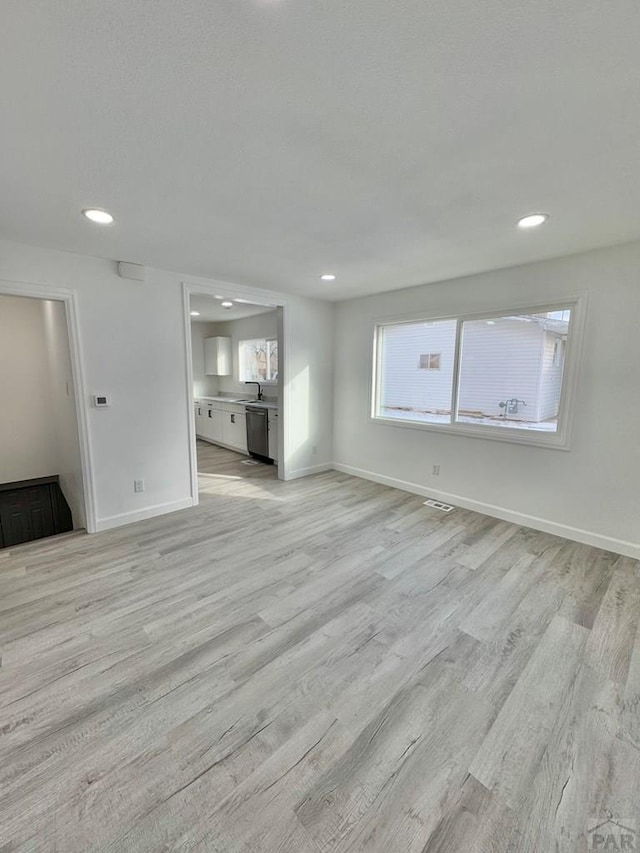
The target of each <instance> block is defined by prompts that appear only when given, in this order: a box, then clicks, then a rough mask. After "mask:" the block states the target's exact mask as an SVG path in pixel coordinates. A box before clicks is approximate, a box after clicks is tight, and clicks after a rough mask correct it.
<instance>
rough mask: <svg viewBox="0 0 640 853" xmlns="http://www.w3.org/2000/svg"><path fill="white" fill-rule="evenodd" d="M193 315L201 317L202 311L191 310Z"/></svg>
mask: <svg viewBox="0 0 640 853" xmlns="http://www.w3.org/2000/svg"><path fill="white" fill-rule="evenodd" d="M191 316H192V317H199V316H200V312H199V311H192V312H191Z"/></svg>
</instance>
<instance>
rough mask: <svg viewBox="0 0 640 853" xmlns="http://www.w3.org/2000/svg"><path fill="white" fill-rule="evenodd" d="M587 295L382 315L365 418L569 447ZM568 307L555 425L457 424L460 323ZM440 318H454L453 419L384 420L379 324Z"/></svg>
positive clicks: (375, 327)
mask: <svg viewBox="0 0 640 853" xmlns="http://www.w3.org/2000/svg"><path fill="white" fill-rule="evenodd" d="M587 299H588V297H587V294H586V293H582V294H579V295H577V296H570V297H567V298H565V299H558V300H552V301H549V302H544V303H542V304H538V305H536V304H533V305H532V304H531V303H524V304H511V307H509V308H504V305H501V306H500V307H496V308H495V309H493V310H487V311H481V312H476V313H469V314H439V315H433V314H429V313H413V314H411V315H402V316H399V317H398V316H396V317H381V318H379V319H377V320H375V321H374V323H373V357H372V359H371V368H370V369H371V375H370V378H371V381H370V394H369V422H370V423H372V424H376V425H378V426H385V427H389V426H392V427H399V428H400V429H417V430H426V431H428V432H439V433H443V434H445V435H462V436H467V437H468V438H486V439H489V440H491V441H506V442H509V443H511V444H526V445H532V446H534V447H547V448H550V449H553V450H570V449H571V448H570V436H571V427H572V423H573V414H574V408H575V397H576V390H577V384H578V374H579V370H580V361H581V357H580V356H581V352H582V343H583V338H584V327H585V318H586V310H587ZM563 309H571V322H570V325H569V334H568V337H567V341H566V344H565V346H564V353H563V358H562V361H563V365H564V373H563V378H562V392H561V397H560V405H559V408H558V429H557V430H556V431H555V432H552V433H550V432H549V433H548V432H544V431H542V430H541V431H539V432H538V431H536V430H532V429H531V430H529V429H519V428H518V427H513V428H511V429H510V428H507V427H503V426H495V427H494V426H489V425H486V424H463V423H456V421H455V418H456V415H457V411H458V398H459V388H458V386H459V382H460V350H461V335H462V324H463V322H465V321H469V320H492V319H496V318H498V317H509V316H511V315H513V314H542V313H546V312H550V311H560V310H563ZM440 320H455V321H456V324H457V325H456V342H455V351H454V365H453V382H452V392H451V423H449V424H442V423H437V424H436V423H428V422H423V421H409V420H400V419H396V418H388V417H384V416H383V415H379V414H377V406H378V400H379V397H380V380H381V375H382V370H381V367H382V365H381V358H382V353H381V350H380V346H379V337H380V334H379V333H380V328H381V327H383V326H388V325H397V324H401V323H407V324H409V323H421V322H425V323H429V322H435V321H440Z"/></svg>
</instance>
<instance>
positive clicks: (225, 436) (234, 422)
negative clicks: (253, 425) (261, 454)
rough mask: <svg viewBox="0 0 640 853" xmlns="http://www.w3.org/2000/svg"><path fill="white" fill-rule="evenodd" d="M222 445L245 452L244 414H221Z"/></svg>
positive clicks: (245, 419) (245, 431) (245, 430)
mask: <svg viewBox="0 0 640 853" xmlns="http://www.w3.org/2000/svg"><path fill="white" fill-rule="evenodd" d="M221 415H222V443H223V444H227V445H228V446H229V447H233V448H234V450H240V451H242V452H243V453H246V452H247V416H246V415H245V413H244V412H242V413H240V412H221Z"/></svg>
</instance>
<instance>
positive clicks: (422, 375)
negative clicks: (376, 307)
mask: <svg viewBox="0 0 640 853" xmlns="http://www.w3.org/2000/svg"><path fill="white" fill-rule="evenodd" d="M569 315H570V312H569V311H556V312H548V313H543V314H522V315H509V316H503V317H496V318H495V319H478V320H464V321H463V322H462V329H461V335H462V345H461V356H460V365H459V374H458V375H459V381H458V405H457V411H456V413H455V419H456V421H458V422H460V423H477V422H478V421H482V422H487V423H489V424H500V423H505V422H507V421H508V422H509V423H510V424H511V425H513V426H515V425H518V426H522V427H527V428H531V429H542V430H551V431H553V430H555V429H556V426H557V417H558V407H559V403H560V393H561V386H562V371H563V364H564V348H565V343H566V340H567V335H568V330H569ZM381 328H382V347H381V350H382V352H381V368H382V375H381V387H380V409H379V412H380V414H381V415H382V416H387V417H399V418H401V419H406V420H419V421H427V422H432V423H448V422H449V421H450V419H451V406H452V396H453V389H454V371H455V352H456V331H457V323H456V321H455V320H437V321H433V322H423V323H415V322H413V323H400V324H393V325H389V326H384V327H381Z"/></svg>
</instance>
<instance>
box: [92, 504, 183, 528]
mask: <svg viewBox="0 0 640 853" xmlns="http://www.w3.org/2000/svg"><path fill="white" fill-rule="evenodd" d="M192 506H193V500H192V498H191V497H188V498H181V499H180V500H179V501H169V502H168V503H164V504H155V505H154V506H145V507H143V509H135V510H133V511H132V512H122V513H120V514H119V515H108V516H106V518H99V519H98V520H97V522H96V532H98V533H100V532H102V531H103V530H112V529H113V528H114V527H122V526H123V525H124V524H134V523H135V522H136V521H145V520H146V519H147V518H155V517H157V516H159V515H166V514H167V513H169V512H178V510H181V509H190V508H191V507H192Z"/></svg>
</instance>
